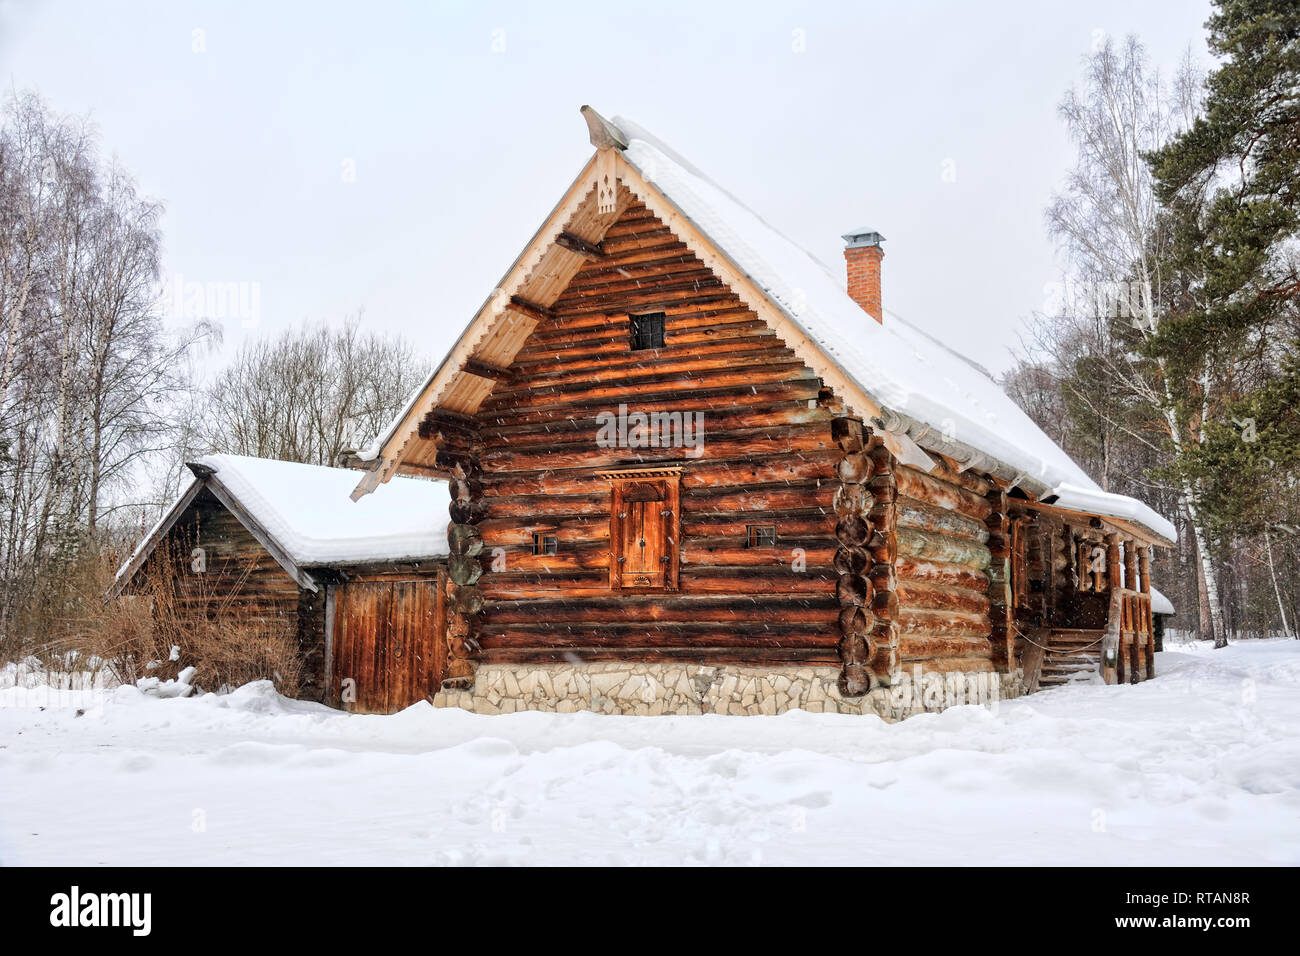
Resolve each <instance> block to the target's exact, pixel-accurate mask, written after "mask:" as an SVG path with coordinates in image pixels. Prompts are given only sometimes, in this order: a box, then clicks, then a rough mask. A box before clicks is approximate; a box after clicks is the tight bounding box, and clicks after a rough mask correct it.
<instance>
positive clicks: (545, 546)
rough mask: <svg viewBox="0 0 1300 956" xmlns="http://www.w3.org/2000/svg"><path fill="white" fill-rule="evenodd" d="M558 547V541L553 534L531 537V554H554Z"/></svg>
mask: <svg viewBox="0 0 1300 956" xmlns="http://www.w3.org/2000/svg"><path fill="white" fill-rule="evenodd" d="M559 547H560V545H559V541H558V540H557V539H556V537H555V535H553V534H540V533H539V534H535V535H533V554H555V553H556V551H558V550H559Z"/></svg>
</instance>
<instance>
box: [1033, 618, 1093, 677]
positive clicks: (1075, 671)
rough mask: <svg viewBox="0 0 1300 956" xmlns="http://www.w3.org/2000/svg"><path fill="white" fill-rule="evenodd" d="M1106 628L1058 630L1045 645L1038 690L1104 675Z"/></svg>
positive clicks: (1049, 633) (1053, 632) (1048, 637)
mask: <svg viewBox="0 0 1300 956" xmlns="http://www.w3.org/2000/svg"><path fill="white" fill-rule="evenodd" d="M1105 633H1106V632H1105V631H1104V630H1102V629H1100V628H1099V629H1097V630H1091V629H1088V630H1082V629H1069V628H1054V629H1053V630H1051V631H1049V632H1048V633H1047V636H1046V640H1045V641H1044V642H1043V643H1044V646H1045V647H1046V650H1045V651H1044V652H1043V663H1042V669H1041V670H1040V672H1039V676H1038V689H1039V690H1042V689H1045V688H1048V687H1060V686H1061V685H1063V684H1068V683H1070V682H1071V681H1074V680H1087V679H1090V678H1092V677H1097V676H1100V675H1101V640H1102V637H1103V636H1104V635H1105Z"/></svg>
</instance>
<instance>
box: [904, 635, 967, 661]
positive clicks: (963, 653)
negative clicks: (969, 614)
mask: <svg viewBox="0 0 1300 956" xmlns="http://www.w3.org/2000/svg"><path fill="white" fill-rule="evenodd" d="M989 648H990V645H989V641H988V638H986V637H981V636H978V635H968V634H927V633H924V632H921V631H903V632H902V633H900V634H899V635H898V655H899V657H900V658H901V659H903V660H915V659H917V658H939V657H983V658H984V659H986V660H987V659H988V658H989V654H990V649H989Z"/></svg>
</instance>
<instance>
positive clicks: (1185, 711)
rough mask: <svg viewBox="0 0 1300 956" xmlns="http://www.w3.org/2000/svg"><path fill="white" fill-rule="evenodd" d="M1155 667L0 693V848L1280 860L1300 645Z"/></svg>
mask: <svg viewBox="0 0 1300 956" xmlns="http://www.w3.org/2000/svg"><path fill="white" fill-rule="evenodd" d="M1157 666H1158V668H1159V671H1160V677H1159V678H1158V679H1157V680H1155V681H1151V682H1149V683H1146V684H1142V685H1139V686H1136V687H1106V686H1102V685H1086V684H1085V685H1076V686H1071V687H1066V688H1061V689H1058V690H1053V691H1048V692H1044V693H1041V694H1037V695H1035V696H1033V697H1031V698H1027V699H1024V700H1019V701H1010V702H1003V703H1002V704H1001V705H1000V707H999V708H998V709H997V712H996V713H991V712H990V711H989V710H986V709H982V708H979V707H974V706H971V707H960V708H954V709H952V710H949V711H946V712H944V713H942V714H937V715H923V716H919V717H914V718H911V719H909V720H907V721H905V722H903V723H901V724H896V725H886V724H884V723H881V722H880V721H878V720H875V719H872V718H863V717H851V716H839V715H830V714H808V713H802V712H799V713H792V714H786V715H784V716H780V717H717V716H708V717H671V718H670V717H648V718H638V717H600V716H596V715H593V714H573V715H554V714H540V713H523V714H514V715H509V716H501V717H480V716H475V715H471V714H466V713H462V712H459V711H451V710H443V711H436V710H434V709H433V708H431V707H429V706H427V705H421V706H417V707H413V708H411V709H410V710H407V711H405V712H404V713H401V714H398V715H395V716H392V717H367V716H348V715H344V714H340V713H337V712H335V711H331V710H328V709H326V708H324V707H319V706H316V705H311V704H304V703H299V702H295V701H290V700H285V699H283V698H280V697H278V696H276V695H275V694H274V693H273V692H272V691H271V690H270V689H269V687H268V686H267V685H264V684H253V685H249V686H247V687H244V688H242V689H240V690H238V691H236V692H235V693H233V694H229V695H225V696H215V695H207V696H203V697H196V698H188V699H186V698H170V699H160V698H158V697H154V696H146V695H142V694H141V693H140V692H139V691H137V690H136V689H134V688H119V689H117V690H114V691H110V692H108V694H107V699H106V700H105V701H104V703H103V706H102V707H101V708H95V707H93V706H92V707H91V709H90V710H89V711H88V712H87V713H86V714H85V715H84V716H77V715H76V709H75V707H72V706H57V705H58V704H59V703H60V701H59V700H58V695H55V697H54V698H53V699H52V700H51V701H49V703H51V704H53V705H56V706H47V707H46V709H44V710H40V709H36V708H35V707H34V706H31V705H32V704H33V703H34V698H33V697H32V696H31V694H30V692H25V691H15V690H10V691H7V692H3V693H0V703H7V704H9V705H10V706H6V707H2V708H0V862H3V863H9V864H77V865H92V864H151V863H200V864H289V863H322V864H344V863H346V864H365V863H391V864H496V863H521V864H522V863H592V864H604V863H617V864H638V863H669V864H671V863H688V864H689V863H721V864H730V863H737V864H780V863H805V864H826V863H847V864H869V865H889V864H909V863H911V864H916V863H920V864H924V863H956V864H966V863H972V864H975V863H981V864H1003V863H1011V864H1032V863H1042V864H1060V863H1086V864H1102V863H1109V864H1130V863H1133V864H1136V863H1145V864H1155V863H1166V864H1196V865H1227V864H1295V863H1300V642H1297V641H1283V640H1274V641H1259V642H1252V643H1240V644H1236V645H1234V646H1232V647H1230V648H1228V649H1226V650H1222V651H1213V650H1210V649H1208V648H1206V647H1204V646H1192V647H1187V648H1183V649H1180V650H1178V651H1172V650H1171V651H1170V652H1166V653H1164V654H1162V655H1160V657H1159V658H1158V664H1157ZM79 703H86V702H84V701H81V702H79ZM15 705H17V706H15Z"/></svg>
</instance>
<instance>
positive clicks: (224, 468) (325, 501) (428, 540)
mask: <svg viewBox="0 0 1300 956" xmlns="http://www.w3.org/2000/svg"><path fill="white" fill-rule="evenodd" d="M198 464H200V465H203V466H205V467H208V468H211V469H212V470H213V472H214V473H215V475H216V478H217V480H218V481H220V482H221V484H222V485H224V486H225V488H226V489H227V490H229V491H230V493H231V494H232V495H234V496H235V497H236V498H237V499H238V500H239V503H240V504H241V505H243V506H244V508H245V509H246V510H247V511H248V512H249V514H251V515H252V516H253V517H254V518H256V519H257V521H258V522H259V523H260V524H261V525H262V527H264V528H265V529H266V530H267V531H268V532H269V533H270V534H271V535H273V536H274V537H275V539H276V541H278V542H279V543H280V545H281V547H283V548H284V549H285V551H286V552H288V554H289V555H290V556H291V557H292V558H293V559H294V560H295V561H296V562H298V563H299V564H301V565H304V566H311V565H334V564H355V563H359V562H363V561H389V560H399V559H405V558H433V557H441V556H445V555H446V554H447V525H448V524H449V523H450V522H451V518H450V516H449V514H448V510H447V508H448V505H449V504H450V502H451V498H450V495H449V493H448V491H447V483H446V482H445V481H429V480H426V479H423V478H407V477H401V478H395V479H393V480H392V481H391V482H389V488H388V493H387V494H384V495H369V496H367V497H365V498H363V499H361V500H360V501H352V500H351V499H350V498H349V497H348V496H349V495H350V494H351V493H352V489H353V488H354V487H355V486H356V483H357V473H356V471H354V470H352V469H350V468H326V467H324V466H321V465H303V464H299V463H297V462H291V461H273V460H271V459H268V458H248V457H245V456H243V455H207V456H205V457H203V458H200V459H199V461H198Z"/></svg>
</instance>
